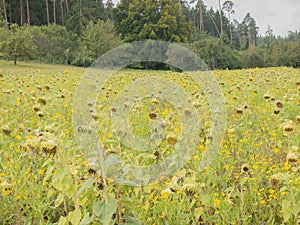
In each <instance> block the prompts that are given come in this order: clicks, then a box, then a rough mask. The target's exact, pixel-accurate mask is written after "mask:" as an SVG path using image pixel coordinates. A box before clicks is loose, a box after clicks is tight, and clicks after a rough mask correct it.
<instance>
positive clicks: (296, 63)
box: [287, 38, 300, 68]
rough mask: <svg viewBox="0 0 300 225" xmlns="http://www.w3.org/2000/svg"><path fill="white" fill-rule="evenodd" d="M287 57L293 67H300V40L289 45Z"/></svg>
mask: <svg viewBox="0 0 300 225" xmlns="http://www.w3.org/2000/svg"><path fill="white" fill-rule="evenodd" d="M287 55H288V59H289V63H290V65H291V66H293V67H295V68H296V67H300V38H299V40H295V41H293V42H290V43H289V44H288V46H287Z"/></svg>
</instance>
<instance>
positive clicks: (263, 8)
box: [113, 0, 300, 36]
mask: <svg viewBox="0 0 300 225" xmlns="http://www.w3.org/2000/svg"><path fill="white" fill-rule="evenodd" d="M113 1H114V3H117V2H118V1H119V0H113ZM203 1H204V3H205V4H206V5H207V6H208V8H210V7H213V8H214V9H217V8H218V0H203ZM224 2H225V0H221V4H223V3H224ZM232 2H233V3H234V4H235V5H234V8H233V9H234V11H235V15H234V16H233V18H234V19H236V20H238V21H239V22H241V21H242V20H243V18H244V17H245V15H246V14H247V12H249V13H250V15H251V16H252V17H253V18H254V19H255V20H256V22H257V25H258V27H259V28H260V30H259V35H262V36H264V35H265V32H266V30H267V27H268V25H270V26H271V28H272V30H273V33H274V34H275V35H280V36H287V35H288V31H293V32H294V31H296V30H298V31H299V30H300V0H232Z"/></svg>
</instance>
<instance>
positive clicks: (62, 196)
mask: <svg viewBox="0 0 300 225" xmlns="http://www.w3.org/2000/svg"><path fill="white" fill-rule="evenodd" d="M64 197H65V196H64V194H62V193H60V194H59V195H58V196H57V198H56V200H55V203H54V205H55V207H58V206H60V204H61V203H62V201H63V200H64Z"/></svg>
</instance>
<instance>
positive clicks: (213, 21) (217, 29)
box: [207, 11, 221, 37]
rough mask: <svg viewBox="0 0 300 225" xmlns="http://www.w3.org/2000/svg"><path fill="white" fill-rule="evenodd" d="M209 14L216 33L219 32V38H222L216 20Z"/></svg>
mask: <svg viewBox="0 0 300 225" xmlns="http://www.w3.org/2000/svg"><path fill="white" fill-rule="evenodd" d="M207 13H208V16H209V18H210V19H211V21H212V23H213V25H214V26H215V28H216V31H217V32H218V35H219V37H221V33H220V31H219V28H218V26H217V24H216V22H215V20H214V18H213V17H212V16H211V14H210V12H209V11H208V12H207ZM212 32H213V29H212ZM212 36H214V35H213V33H212Z"/></svg>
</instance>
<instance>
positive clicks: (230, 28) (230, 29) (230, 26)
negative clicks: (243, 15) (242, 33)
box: [228, 12, 233, 44]
mask: <svg viewBox="0 0 300 225" xmlns="http://www.w3.org/2000/svg"><path fill="white" fill-rule="evenodd" d="M228 18H229V32H230V42H231V44H232V39H233V37H232V25H231V16H230V12H229V13H228Z"/></svg>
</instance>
